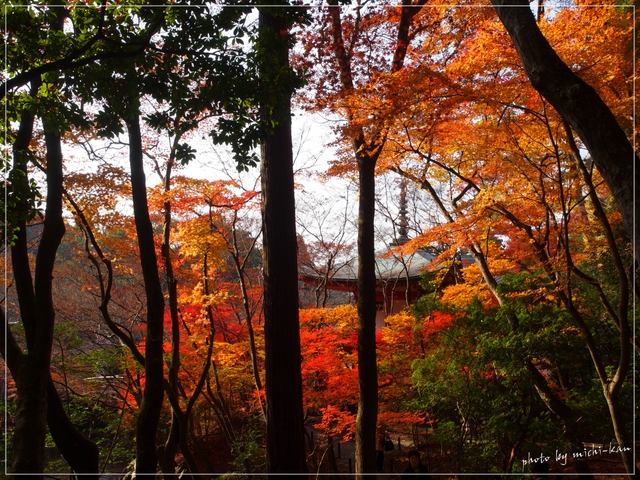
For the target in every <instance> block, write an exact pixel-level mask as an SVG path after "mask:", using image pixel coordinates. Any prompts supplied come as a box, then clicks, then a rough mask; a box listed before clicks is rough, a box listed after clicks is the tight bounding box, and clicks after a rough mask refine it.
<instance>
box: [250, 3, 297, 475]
mask: <svg viewBox="0 0 640 480" xmlns="http://www.w3.org/2000/svg"><path fill="white" fill-rule="evenodd" d="M259 21H260V39H259V42H260V43H261V48H262V49H264V51H266V52H268V54H269V55H270V57H271V59H270V60H269V59H266V58H263V59H262V64H263V65H262V67H263V71H262V72H261V74H262V79H263V81H264V83H265V84H268V83H269V82H274V80H273V75H274V73H276V72H277V71H278V70H280V71H282V70H288V68H289V60H288V46H287V44H286V41H287V39H285V38H283V37H282V32H286V31H288V26H287V18H286V12H285V11H284V10H283V9H280V10H275V9H273V10H270V9H267V8H261V9H260V20H259ZM267 62H269V64H267ZM276 82H277V81H276ZM267 88H270V89H276V92H275V94H274V95H272V97H275V98H278V100H277V101H276V102H275V104H273V103H272V104H267V103H266V101H265V104H263V105H262V106H261V111H262V114H261V117H262V118H261V121H262V123H263V125H269V124H271V122H272V121H275V122H277V124H276V126H275V127H274V128H273V133H272V134H271V135H270V136H269V137H268V138H267V139H266V140H264V141H263V143H262V148H261V155H262V162H261V174H262V225H263V234H262V235H263V236H262V238H263V269H264V270H263V271H264V322H265V323H264V337H265V370H266V381H265V386H266V397H267V470H268V472H269V473H301V474H303V473H305V472H306V470H307V468H306V453H305V442H304V422H303V418H304V417H303V409H302V376H301V365H300V360H301V353H300V324H299V323H300V322H299V317H298V267H297V239H296V222H295V201H294V183H293V153H292V142H291V105H290V100H291V93H290V92H283V91H278V90H282V89H285V88H288V87H286V86H284V85H280V84H277V83H274V84H272V85H269V86H268V87H267Z"/></svg>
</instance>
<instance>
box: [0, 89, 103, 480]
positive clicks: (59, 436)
mask: <svg viewBox="0 0 640 480" xmlns="http://www.w3.org/2000/svg"><path fill="white" fill-rule="evenodd" d="M38 86H39V82H36V83H35V84H34V87H33V89H32V91H35V90H36V89H37V87H38ZM33 122H34V116H33V114H31V113H30V112H24V113H23V115H22V119H21V121H20V127H19V129H18V135H17V137H16V141H15V143H14V172H12V183H13V185H14V189H15V193H16V194H17V195H18V198H20V201H19V204H18V207H17V208H16V209H15V211H14V212H12V213H13V214H14V215H18V217H16V218H11V219H10V225H11V228H14V227H15V228H17V230H15V235H16V238H15V241H14V243H13V246H12V264H13V276H14V279H15V284H16V290H17V293H18V303H19V306H20V316H21V318H22V320H23V325H24V327H25V334H26V337H27V349H33V348H34V341H35V338H36V336H37V330H38V323H37V322H36V320H35V319H36V313H35V307H36V293H35V291H34V287H33V279H32V278H31V269H30V267H29V257H28V254H27V236H26V221H25V217H24V215H25V213H26V212H27V211H28V209H29V205H28V202H27V192H28V178H27V150H28V147H29V143H30V141H31V137H32V132H33ZM56 141H57V142H59V138H58V139H56V138H55V136H54V137H49V144H51V149H52V150H51V151H52V154H53V152H54V151H59V148H57V147H55V146H54V143H55V142H56ZM60 161H61V159H60ZM51 165H52V166H53V167H54V168H56V162H55V161H54V162H52V164H51ZM57 228H60V227H59V226H58V227H57ZM1 323H2V325H4V323H5V322H4V315H2V322H1ZM5 327H6V329H7V330H6V333H7V344H8V345H9V344H11V345H12V346H13V347H14V348H11V345H9V348H8V351H7V352H5V349H4V346H5V342H4V335H3V340H2V345H1V346H0V349H1V350H2V356H3V357H4V359H5V361H6V363H7V366H8V367H9V370H10V371H11V375H12V376H13V377H14V379H15V380H16V383H20V382H21V379H22V378H23V376H24V375H25V373H24V372H25V371H26V372H27V376H29V375H30V374H29V368H28V366H27V358H28V357H27V356H25V355H23V353H22V350H21V349H20V347H19V346H18V344H17V343H16V342H15V340H14V339H13V335H12V333H11V331H10V330H9V326H8V325H6V326H5ZM4 332H5V330H4V327H3V332H2V333H3V334H4ZM25 369H26V370H25ZM47 377H48V378H47V379H46V394H45V393H44V392H42V390H41V388H42V384H41V380H44V379H39V380H37V385H38V386H37V387H35V388H36V390H37V391H38V392H39V393H38V397H39V398H40V399H44V398H46V399H47V402H46V419H47V423H48V425H49V431H50V432H51V436H52V437H53V440H54V442H55V443H56V446H57V447H58V449H59V450H60V453H61V454H62V455H63V457H64V458H65V460H66V461H67V463H69V466H70V467H71V468H72V469H73V471H74V472H76V473H89V474H91V473H93V474H95V473H98V448H97V447H96V445H95V444H94V443H93V442H92V441H90V440H89V439H87V438H86V437H85V436H84V435H82V433H81V432H80V431H78V430H77V429H76V428H75V427H74V426H73V424H72V423H71V421H70V420H69V417H68V416H67V414H66V411H65V410H64V407H63V405H62V402H61V401H60V397H59V395H58V392H57V391H56V389H55V387H54V385H53V381H52V380H51V376H50V374H48V373H47ZM36 378H38V377H37V376H36ZM27 389H28V390H31V387H27ZM41 406H42V405H39V406H36V405H34V408H37V409H38V411H40V408H41ZM23 412H25V414H27V415H29V416H33V417H34V418H39V416H38V415H32V414H31V413H28V412H29V410H28V409H25V410H23ZM38 422H40V420H38ZM36 438H37V436H36V435H33V437H32V439H33V440H36ZM42 441H43V442H44V437H43V439H42ZM42 445H43V446H44V443H42ZM14 452H15V453H14V460H15V456H16V455H17V456H21V455H24V456H26V457H28V458H29V459H31V460H33V461H34V462H37V463H40V461H41V460H40V458H39V453H37V454H34V453H33V452H38V450H31V449H29V450H27V451H26V452H22V451H21V449H20V448H18V449H17V450H16V448H15V446H14ZM17 462H18V463H19V464H21V465H24V464H25V461H24V460H17ZM42 462H44V460H43V459H42ZM38 468H39V467H34V468H33V469H32V468H31V467H29V470H30V471H37V469H38Z"/></svg>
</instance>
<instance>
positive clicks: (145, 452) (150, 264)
mask: <svg viewBox="0 0 640 480" xmlns="http://www.w3.org/2000/svg"><path fill="white" fill-rule="evenodd" d="M126 123H127V129H128V131H129V162H130V165H131V189H132V193H133V214H134V218H135V224H136V232H137V237H138V247H139V249H140V263H141V265H142V275H143V278H144V286H145V293H146V296H147V329H146V342H145V365H144V368H145V387H144V392H143V394H142V404H141V405H140V410H139V412H138V418H137V419H136V474H141V473H155V472H156V465H157V463H158V459H157V454H156V432H157V429H158V421H159V419H160V411H161V409H162V402H163V398H164V386H163V381H164V376H163V369H164V364H163V350H162V342H163V333H164V329H163V321H164V295H163V293H162V287H161V286H160V276H159V272H158V261H157V257H156V250H155V244H154V241H153V227H152V225H151V220H150V219H149V206H148V204H147V187H146V180H145V174H144V166H143V162H142V136H141V133H140V119H139V117H138V115H135V116H134V117H133V118H131V119H127V122H126Z"/></svg>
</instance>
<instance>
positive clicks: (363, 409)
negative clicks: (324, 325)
mask: <svg viewBox="0 0 640 480" xmlns="http://www.w3.org/2000/svg"><path fill="white" fill-rule="evenodd" d="M358 164H359V179H360V200H359V205H358V392H359V396H358V414H357V416H356V473H358V474H361V473H374V472H375V471H376V423H377V418H378V366H377V362H376V271H375V265H376V264H375V245H374V239H375V237H374V218H375V165H376V162H375V160H373V159H371V158H367V157H365V158H362V159H361V160H359V162H358Z"/></svg>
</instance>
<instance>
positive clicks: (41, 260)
mask: <svg viewBox="0 0 640 480" xmlns="http://www.w3.org/2000/svg"><path fill="white" fill-rule="evenodd" d="M32 128H33V116H32V114H31V113H28V112H24V116H23V121H22V122H21V125H20V130H19V132H18V138H17V139H16V142H15V144H14V170H15V173H14V178H15V179H16V182H15V184H14V188H15V189H16V194H17V195H18V198H20V199H26V198H27V197H28V188H29V187H28V179H27V168H26V166H27V161H26V153H27V149H28V142H29V140H30V138H31V132H32ZM44 130H45V135H44V136H45V144H46V148H47V180H46V181H47V206H46V209H45V219H44V225H43V229H42V237H41V238H40V242H39V244H38V253H37V255H36V266H35V278H34V281H33V286H32V284H31V273H30V269H29V259H28V256H27V238H26V233H25V230H26V221H25V217H23V218H22V219H19V220H17V222H16V223H17V226H18V228H21V229H22V231H21V232H18V238H16V240H15V245H16V246H15V248H14V249H13V250H12V251H13V253H14V254H15V256H13V255H12V263H13V268H14V271H16V270H17V271H18V273H17V274H15V278H16V283H18V282H19V281H20V282H23V284H22V285H19V286H18V285H17V290H18V301H19V304H20V312H21V316H22V321H23V324H24V326H25V332H26V335H27V348H28V354H27V355H26V356H25V357H24V358H23V359H22V361H21V362H20V363H19V366H18V370H17V372H15V376H14V379H15V382H16V388H17V392H18V398H17V402H16V403H17V408H16V415H15V430H14V437H13V459H12V467H11V470H12V472H14V473H40V472H42V471H43V470H44V440H45V436H46V421H47V388H48V382H49V381H50V378H49V367H50V361H51V347H52V342H53V327H54V323H55V312H54V309H53V295H52V284H53V267H54V264H55V258H56V253H57V251H58V246H59V245H60V242H61V241H62V237H63V235H64V230H65V227H64V222H63V220H62V150H61V147H60V136H59V135H58V133H56V132H54V131H52V130H51V129H50V128H48V125H47V122H46V121H45V122H44ZM22 204H23V206H25V207H26V208H28V205H27V204H25V203H22ZM22 213H23V214H24V215H26V213H27V210H25V211H23V212H22ZM25 302H32V303H31V305H26V304H25Z"/></svg>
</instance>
